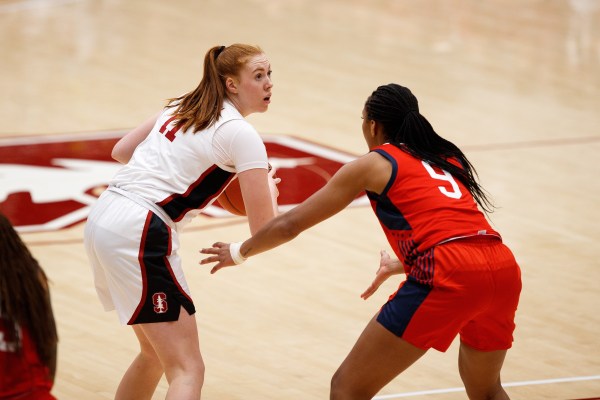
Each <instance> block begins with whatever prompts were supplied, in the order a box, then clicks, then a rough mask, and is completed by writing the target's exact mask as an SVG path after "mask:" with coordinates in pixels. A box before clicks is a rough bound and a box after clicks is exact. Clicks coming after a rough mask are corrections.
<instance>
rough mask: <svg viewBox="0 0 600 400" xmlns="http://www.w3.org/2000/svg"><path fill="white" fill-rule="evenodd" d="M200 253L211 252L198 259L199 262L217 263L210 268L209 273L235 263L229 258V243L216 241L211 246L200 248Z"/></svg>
mask: <svg viewBox="0 0 600 400" xmlns="http://www.w3.org/2000/svg"><path fill="white" fill-rule="evenodd" d="M200 253H201V254H212V256H210V257H206V258H204V259H202V260H200V264H210V263H213V262H216V263H217V264H216V265H215V266H214V267H213V268H212V269H211V270H210V273H211V274H214V273H215V272H217V271H218V270H220V269H221V268H225V267H232V266H234V265H236V263H235V262H233V259H232V258H231V253H230V252H229V243H223V242H217V243H214V244H213V245H212V247H209V248H204V249H201V250H200Z"/></svg>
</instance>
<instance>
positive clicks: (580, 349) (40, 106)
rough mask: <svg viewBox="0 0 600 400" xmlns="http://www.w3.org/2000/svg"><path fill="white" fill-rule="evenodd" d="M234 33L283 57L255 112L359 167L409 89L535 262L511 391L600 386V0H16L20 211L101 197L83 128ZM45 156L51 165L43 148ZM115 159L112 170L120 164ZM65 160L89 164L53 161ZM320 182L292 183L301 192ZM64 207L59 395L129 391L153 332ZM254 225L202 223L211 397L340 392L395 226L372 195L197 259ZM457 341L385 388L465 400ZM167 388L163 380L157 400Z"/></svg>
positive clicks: (150, 103)
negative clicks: (336, 379)
mask: <svg viewBox="0 0 600 400" xmlns="http://www.w3.org/2000/svg"><path fill="white" fill-rule="evenodd" d="M234 42H245V43H252V44H258V45H260V46H261V47H262V48H263V49H264V50H265V52H266V53H267V55H268V56H269V59H270V61H271V64H272V68H273V79H274V82H275V87H274V89H273V99H272V104H271V107H270V110H269V111H268V112H267V113H265V114H261V115H253V116H251V117H250V118H249V119H250V121H251V122H252V123H253V124H254V125H255V127H256V128H257V129H258V130H259V132H260V133H261V134H263V135H265V136H271V137H280V136H281V137H283V136H286V137H288V136H289V137H293V138H297V139H299V140H302V141H306V142H307V143H312V144H315V145H316V146H321V147H323V148H327V149H330V150H331V151H332V152H333V151H335V152H340V153H341V154H345V155H346V156H347V157H350V158H352V157H354V156H358V155H361V154H363V153H365V151H366V150H367V149H366V147H365V145H364V143H363V139H362V134H361V131H360V122H361V120H360V115H361V109H362V106H363V103H364V101H365V100H366V98H367V96H368V95H369V94H370V93H371V92H372V91H373V90H374V89H375V88H376V87H377V86H378V85H380V84H386V83H390V82H396V83H400V84H402V85H405V86H408V87H409V88H411V89H412V90H413V92H414V93H415V94H416V96H417V97H418V98H419V99H420V107H421V112H422V114H424V115H425V116H427V117H428V119H429V120H430V121H431V123H432V124H433V126H434V127H435V128H436V130H437V131H438V132H439V133H440V134H441V135H443V136H445V137H447V138H448V139H450V140H452V141H453V142H455V143H456V144H457V145H459V146H460V147H461V148H463V149H464V151H465V152H466V154H467V156H468V157H469V158H470V159H471V161H472V162H473V163H474V165H475V166H476V168H477V170H478V172H479V175H480V178H481V181H482V183H483V185H484V186H485V187H486V188H487V190H488V191H489V192H490V193H491V194H492V196H493V198H494V200H495V202H496V204H497V205H498V206H499V208H498V210H497V211H496V212H495V213H494V214H493V215H492V216H491V220H492V223H493V225H494V226H495V227H496V228H497V229H498V230H499V231H500V232H501V233H502V235H503V237H504V240H505V242H506V243H507V244H508V245H509V246H510V247H511V248H512V249H513V251H514V253H515V254H516V256H517V259H518V260H519V262H520V264H521V267H522V270H523V282H524V289H523V293H522V297H521V303H520V307H519V310H518V314H517V330H516V332H515V343H514V346H513V349H512V350H511V351H510V352H509V354H508V357H507V360H506V363H505V367H504V370H503V376H502V378H503V382H504V383H505V384H506V386H507V391H508V393H509V394H510V395H511V396H512V398H514V399H527V400H529V399H556V400H565V399H582V398H591V397H598V396H600V312H599V309H600V290H599V287H600V245H599V244H598V243H599V241H600V229H599V224H600V211H599V207H598V206H599V204H600V179H599V178H600V167H599V166H598V159H599V156H598V154H600V128H599V127H600V2H599V1H597V0H572V1H567V0H528V1H519V0H499V1H491V0H483V1H477V0H421V1H417V0H375V1H365V0H363V1H359V0H333V1H328V0H281V1H272V2H268V1H256V0H235V1H219V0H206V1H193V0H172V1H159V0H128V1H125V0H0V66H1V72H2V73H1V74H0V93H1V94H2V95H1V96H0V120H1V121H2V126H1V127H0V154H5V156H4V159H0V209H2V210H6V209H7V204H8V200H7V199H8V198H9V196H15V192H20V193H25V194H26V193H30V194H31V200H32V201H34V202H36V201H37V204H38V205H43V203H44V202H46V205H47V204H48V203H50V204H54V203H52V202H63V203H65V204H70V203H69V202H70V201H72V200H73V199H75V200H78V201H86V200H85V199H87V201H89V198H90V197H89V196H90V193H93V190H94V188H97V186H98V182H96V180H97V179H98V176H99V175H94V174H93V173H91V172H90V171H89V170H86V169H85V168H84V165H87V164H85V163H82V161H86V160H85V158H86V157H87V156H85V155H81V156H77V154H78V152H79V151H81V152H82V153H81V154H83V147H85V146H82V144H81V142H80V141H79V140H81V141H83V142H85V141H86V140H88V139H89V138H90V137H94V138H114V137H116V136H118V135H120V134H122V132H125V131H127V129H130V128H132V127H134V126H136V125H137V124H138V123H140V122H142V121H143V120H144V119H146V118H147V117H148V116H150V115H151V114H153V113H155V112H156V111H157V110H158V109H159V108H160V107H162V105H163V101H164V99H166V98H169V97H173V96H176V95H179V94H180V93H183V92H185V91H187V90H190V89H191V88H193V87H194V86H195V85H196V84H197V82H198V81H199V79H200V77H201V76H200V74H201V66H202V59H203V56H204V53H205V51H206V50H207V49H208V48H209V47H211V46H213V45H228V44H232V43H234ZM64 142H70V144H64V145H63V148H62V149H61V151H68V152H69V154H70V156H69V157H70V158H69V162H70V163H66V162H65V160H64V156H63V158H61V159H60V160H58V159H54V158H52V157H50V156H48V154H50V153H49V151H50V148H54V147H51V146H50V145H49V143H64ZM17 145H18V148H19V151H21V152H22V153H14V152H12V153H10V160H9V157H8V155H6V154H9V153H7V151H4V152H2V148H3V147H4V148H8V147H10V146H13V147H11V149H12V148H16V147H14V146H17ZM100 150H101V148H100ZM53 151H54V150H53ZM34 155H35V157H41V158H44V157H45V158H44V160H45V161H44V162H40V163H39V164H36V163H35V162H31V161H26V160H31V159H32V157H34ZM21 157H22V158H21ZM78 157H81V159H79V158H78ZM15 160H16V161H15ZM20 160H22V161H20ZM102 165H103V166H104V167H105V168H104V169H103V170H102V171H103V172H102V173H104V174H106V173H109V172H110V171H113V170H114V168H116V166H115V165H113V164H111V163H104V164H102ZM33 167H36V168H37V169H35V168H33ZM32 168H33V169H32ZM57 171H61V172H65V171H67V172H71V173H67V174H65V175H53V174H50V173H49V172H52V173H56V172H57ZM57 176H69V178H68V179H67V178H65V179H62V178H57ZM300 187H302V182H293V181H292V182H290V181H288V182H287V183H286V186H285V190H286V191H287V193H286V195H292V194H293V193H292V192H293V191H295V190H299V188H300ZM83 192H86V193H83ZM11 199H13V200H14V199H15V197H11ZM13 203H14V202H13ZM3 207H4V208H3ZM15 207H16V206H15ZM16 208H17V209H19V211H18V212H20V213H24V214H23V215H20V217H21V218H25V219H27V218H29V219H32V220H35V219H36V218H39V215H37V214H35V213H34V212H33V211H31V210H29V211H28V210H27V208H25V211H23V207H16ZM11 210H14V208H11ZM36 210H37V208H36ZM44 210H46V211H45V212H48V213H49V214H52V211H53V210H54V209H52V207H45V208H44ZM48 210H50V211H48ZM16 212H17V211H15V213H16ZM52 215H53V217H52V218H54V219H56V220H57V221H58V222H59V223H58V224H57V225H52V224H50V225H47V227H48V226H50V228H48V229H46V230H43V231H41V230H35V229H24V228H23V229H21V232H22V235H23V238H24V239H25V241H26V243H27V244H28V245H29V247H30V248H31V250H32V251H33V253H34V255H35V256H36V257H37V258H38V259H39V261H40V262H41V264H42V265H43V266H44V268H45V270H46V271H47V273H48V275H49V277H50V279H51V281H52V285H51V290H52V299H53V305H54V311H55V314H56V319H57V322H58V329H59V335H60V344H59V364H58V375H57V381H56V385H55V389H54V393H55V395H56V396H57V397H58V398H59V399H64V400H69V399H74V400H78V399H86V400H96V399H98V400H101V399H111V398H113V396H114V391H115V388H116V387H117V385H118V382H119V379H120V377H121V375H122V374H123V372H124V371H125V369H126V368H127V366H128V365H129V362H130V361H131V360H132V358H133V357H134V355H135V354H136V351H137V349H136V340H135V338H134V335H133V333H132V331H131V329H130V328H128V327H121V326H119V324H118V322H117V318H116V316H115V315H114V314H113V313H105V312H104V311H102V308H101V306H100V303H99V301H98V300H97V298H96V295H95V292H94V288H93V284H92V281H91V274H90V270H89V267H88V265H87V260H86V257H85V254H84V251H83V246H82V227H83V224H82V223H76V224H75V225H72V226H68V227H62V228H61V227H55V228H52V226H60V225H61V223H60V222H61V221H62V222H64V219H61V214H60V212H58V213H57V214H52ZM13 217H15V218H16V216H13ZM79 217H81V218H85V208H83V209H82V215H79ZM63 225H64V224H63ZM67 225H69V224H67ZM247 235H248V229H247V227H246V224H245V221H244V220H243V218H238V217H229V218H217V217H210V216H202V217H199V218H198V219H197V220H195V221H194V222H193V223H192V224H191V226H189V228H187V229H186V230H185V232H184V233H183V235H182V249H183V250H182V256H183V258H184V264H185V270H186V275H187V280H188V283H189V284H190V287H191V291H192V294H193V296H194V301H195V303H196V307H197V310H198V312H197V319H198V324H199V331H200V332H199V334H200V342H201V348H202V352H203V356H204V359H205V363H206V366H207V372H206V380H205V386H204V389H203V396H204V397H203V398H205V399H219V400H220V399H289V400H300V399H303V400H304V399H325V398H327V397H328V386H329V380H330V377H331V375H332V374H333V372H334V371H335V369H336V368H337V366H338V365H339V363H340V362H341V361H342V360H343V358H344V357H345V355H346V354H347V352H348V351H349V350H350V348H351V346H352V345H353V344H354V342H355V340H356V338H357V337H358V335H359V333H360V332H361V331H362V329H363V327H364V326H365V324H366V323H367V321H368V320H369V319H370V318H371V316H372V315H373V314H374V313H375V312H376V311H377V310H378V308H379V307H380V306H381V305H382V304H383V302H384V301H385V299H386V298H387V296H388V295H389V294H390V293H391V292H393V291H394V290H395V288H396V287H397V285H398V283H399V281H398V280H396V281H393V282H392V281H390V282H387V283H386V284H385V285H384V286H382V287H381V288H380V290H379V292H378V293H377V294H376V295H375V296H373V298H371V299H369V300H368V301H363V300H361V299H360V298H359V294H360V293H361V292H362V291H363V289H364V288H365V287H366V286H367V285H368V284H369V283H370V281H371V279H372V278H373V276H374V273H375V270H376V269H377V265H378V254H379V250H380V249H387V248H388V247H387V244H386V242H385V238H384V236H383V234H382V232H381V231H380V228H379V226H378V224H377V222H376V220H375V218H374V216H373V215H372V211H371V210H370V209H369V208H368V207H366V206H364V205H361V204H358V205H357V206H355V207H351V208H349V209H347V210H345V211H343V212H342V213H340V214H338V215H337V216H335V217H333V218H332V219H330V220H328V221H326V222H325V223H323V224H321V225H319V226H317V227H315V228H314V229H312V230H311V231H308V232H306V233H304V234H302V235H301V236H300V237H299V238H298V239H297V240H295V241H294V242H292V243H289V244H286V245H285V246H283V247H281V248H278V249H276V250H274V251H272V252H270V253H266V254H263V255H260V256H258V257H255V258H253V259H252V260H251V261H249V262H248V263H247V265H245V266H244V268H239V269H230V270H226V271H223V272H222V273H219V274H216V275H210V274H209V273H208V269H207V268H206V267H201V266H199V265H198V261H199V259H200V256H199V254H198V250H199V249H200V248H201V247H204V246H208V245H210V244H211V243H213V242H214V241H216V240H226V241H233V240H241V239H244V238H245V237H246V236H247ZM0 240H1V238H0ZM457 349H458V346H457V343H454V344H453V345H452V347H451V348H450V349H449V350H448V352H447V353H444V354H442V353H437V352H430V353H428V354H427V355H426V356H425V357H423V359H422V360H420V361H419V362H418V363H417V364H416V365H414V366H413V367H412V368H410V369H409V370H408V371H406V372H405V373H404V374H402V375H401V376H399V377H398V378H396V379H395V380H394V381H393V382H391V383H390V384H389V385H388V386H387V387H386V388H384V389H383V390H382V391H381V393H380V394H379V395H378V396H377V397H376V398H377V399H396V398H410V399H435V400H444V399H458V398H465V394H464V392H462V391H461V389H460V388H461V382H460V378H459V375H458V371H457ZM165 392H166V383H165V382H161V384H160V385H159V388H158V390H157V392H156V396H155V399H160V398H164V395H165Z"/></svg>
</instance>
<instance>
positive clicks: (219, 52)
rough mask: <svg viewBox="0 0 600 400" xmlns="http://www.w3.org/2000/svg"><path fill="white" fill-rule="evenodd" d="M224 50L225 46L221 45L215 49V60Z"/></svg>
mask: <svg viewBox="0 0 600 400" xmlns="http://www.w3.org/2000/svg"><path fill="white" fill-rule="evenodd" d="M223 50H225V46H221V47H219V48H218V49H217V50H216V51H215V60H216V59H217V57H219V54H221V53H222V52H223Z"/></svg>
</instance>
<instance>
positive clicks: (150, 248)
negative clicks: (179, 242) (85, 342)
mask: <svg viewBox="0 0 600 400" xmlns="http://www.w3.org/2000/svg"><path fill="white" fill-rule="evenodd" d="M170 253H171V237H170V230H169V227H168V226H167V225H166V224H165V223H164V221H163V220H161V219H160V218H159V217H157V216H156V215H155V214H153V213H152V212H149V213H148V218H147V219H146V225H145V226H144V233H143V234H142V243H141V244H140V253H139V261H140V268H141V269H142V279H143V281H144V282H143V285H144V289H143V292H142V299H141V301H140V304H139V305H138V308H137V310H136V312H135V313H134V315H133V316H132V318H131V320H130V321H129V322H128V324H129V325H133V324H145V323H152V322H167V321H177V320H178V319H179V310H180V308H181V306H183V307H184V308H185V310H186V311H187V312H188V313H189V314H190V315H191V314H194V313H195V312H196V310H195V307H194V304H193V303H192V300H191V299H190V298H189V297H188V296H187V294H186V293H185V292H184V291H183V289H181V288H180V287H179V285H178V283H177V282H176V281H175V279H174V277H173V274H172V270H171V265H170V264H169V261H168V259H167V256H168V255H169V254H170Z"/></svg>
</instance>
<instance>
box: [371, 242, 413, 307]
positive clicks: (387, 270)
mask: <svg viewBox="0 0 600 400" xmlns="http://www.w3.org/2000/svg"><path fill="white" fill-rule="evenodd" d="M402 273H404V266H403V265H402V263H401V262H400V260H392V259H391V257H390V255H389V254H388V253H387V252H386V251H385V250H381V258H380V259H379V269H378V270H377V272H376V275H375V279H374V280H373V282H372V283H371V285H370V286H369V287H368V288H367V290H365V291H364V292H363V294H361V295H360V297H362V298H363V299H364V300H366V299H368V298H369V297H371V295H372V294H373V293H375V292H376V291H377V289H379V286H381V284H382V283H383V282H385V281H386V280H387V278H389V277H390V276H392V275H397V274H402Z"/></svg>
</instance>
